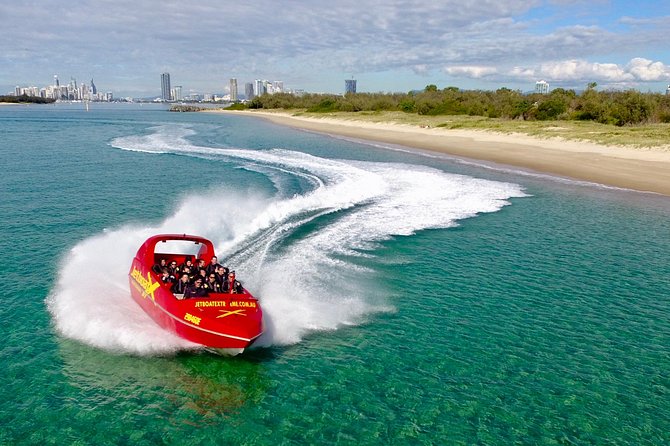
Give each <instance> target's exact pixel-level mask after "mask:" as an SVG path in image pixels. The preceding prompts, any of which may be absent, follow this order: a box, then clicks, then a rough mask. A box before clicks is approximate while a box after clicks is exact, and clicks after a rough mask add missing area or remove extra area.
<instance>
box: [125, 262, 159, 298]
mask: <svg viewBox="0 0 670 446" xmlns="http://www.w3.org/2000/svg"><path fill="white" fill-rule="evenodd" d="M130 276H131V277H132V278H133V279H135V282H137V284H138V285H139V286H140V287H142V290H143V293H142V294H143V295H144V297H147V296H151V300H153V301H155V300H156V298H155V297H154V291H156V290H157V289H158V287H159V286H161V283H160V282H154V281H153V280H151V274H150V273H148V272H147V277H146V278H145V277H142V273H141V272H140V270H138V269H137V268H133V272H132V273H130Z"/></svg>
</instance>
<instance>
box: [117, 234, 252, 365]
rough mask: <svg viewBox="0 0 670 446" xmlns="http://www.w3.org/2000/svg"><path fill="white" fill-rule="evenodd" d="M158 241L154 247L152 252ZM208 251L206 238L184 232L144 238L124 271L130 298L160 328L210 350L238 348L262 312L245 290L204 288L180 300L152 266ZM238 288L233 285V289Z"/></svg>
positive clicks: (246, 343)
mask: <svg viewBox="0 0 670 446" xmlns="http://www.w3.org/2000/svg"><path fill="white" fill-rule="evenodd" d="M157 245H160V248H159V249H160V252H157ZM213 256H214V246H213V245H212V242H210V241H209V240H207V239H205V238H202V237H198V236H194V235H186V234H183V235H182V234H161V235H155V236H153V237H150V238H148V239H147V240H146V241H145V242H144V244H142V246H140V249H139V250H138V251H137V254H136V255H135V258H134V259H133V264H132V266H131V267H130V272H129V273H128V280H129V281H130V293H131V295H132V296H133V299H135V301H136V302H137V303H138V304H139V305H140V306H141V307H142V308H143V309H144V311H145V312H146V313H147V314H149V316H151V318H152V319H153V320H154V321H155V322H156V323H157V324H158V325H160V326H161V327H163V328H164V329H166V330H169V331H171V332H172V333H175V334H176V335H177V336H180V337H182V338H184V339H187V340H189V341H191V342H195V343H197V344H201V345H204V346H206V347H207V349H208V350H211V351H213V352H215V353H219V354H224V355H237V354H239V353H242V352H243V351H244V349H245V348H247V347H249V346H250V345H251V344H252V343H253V342H254V341H255V340H256V339H258V337H259V336H260V335H261V334H262V333H263V311H262V310H261V307H260V304H259V302H258V300H257V299H256V298H254V296H252V295H251V294H250V293H249V292H248V291H247V290H246V289H244V288H243V289H242V290H241V291H242V292H241V293H236V294H228V293H210V294H209V296H207V297H198V298H190V299H183V298H181V295H175V294H173V293H172V291H171V284H170V283H163V282H162V281H161V280H160V277H159V276H158V275H157V274H156V273H155V272H154V270H153V269H152V267H153V266H154V265H156V264H160V261H161V260H162V259H165V260H166V263H167V264H170V262H172V261H176V262H177V265H181V264H182V263H184V262H185V261H186V259H187V258H195V259H204V260H205V262H207V264H209V263H210V261H211V259H212V257H213ZM238 291H239V290H238Z"/></svg>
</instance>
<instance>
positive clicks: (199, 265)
mask: <svg viewBox="0 0 670 446" xmlns="http://www.w3.org/2000/svg"><path fill="white" fill-rule="evenodd" d="M201 269H204V270H206V269H207V262H205V259H198V261H197V262H196V265H195V270H196V271H198V272H200V270H201Z"/></svg>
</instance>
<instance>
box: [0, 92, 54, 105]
mask: <svg viewBox="0 0 670 446" xmlns="http://www.w3.org/2000/svg"><path fill="white" fill-rule="evenodd" d="M55 101H56V100H55V99H49V98H42V97H39V96H28V95H27V94H23V95H21V96H13V95H12V96H9V95H6V96H0V102H9V103H12V104H51V103H52V102H55Z"/></svg>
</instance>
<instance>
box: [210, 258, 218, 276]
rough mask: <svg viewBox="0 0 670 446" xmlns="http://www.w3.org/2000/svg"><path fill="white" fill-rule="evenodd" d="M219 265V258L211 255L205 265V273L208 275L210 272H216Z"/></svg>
mask: <svg viewBox="0 0 670 446" xmlns="http://www.w3.org/2000/svg"><path fill="white" fill-rule="evenodd" d="M220 266H221V265H219V259H217V258H216V256H212V260H210V261H209V265H207V275H208V276H209V275H210V274H213V273H216V272H217V271H218V269H219V267H220Z"/></svg>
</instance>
